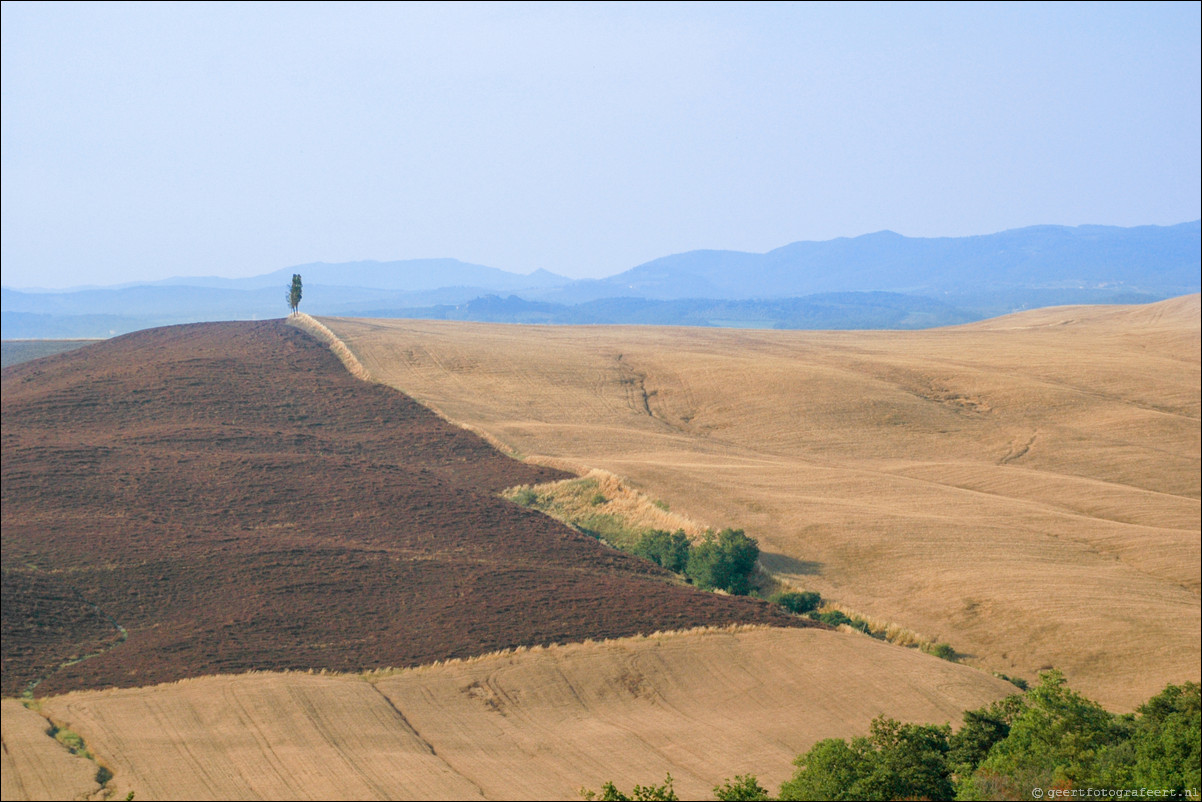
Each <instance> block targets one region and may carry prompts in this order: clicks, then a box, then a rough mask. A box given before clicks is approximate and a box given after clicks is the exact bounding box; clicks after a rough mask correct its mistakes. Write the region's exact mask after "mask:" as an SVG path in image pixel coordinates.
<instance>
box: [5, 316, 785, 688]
mask: <svg viewBox="0 0 1202 802" xmlns="http://www.w3.org/2000/svg"><path fill="white" fill-rule="evenodd" d="M3 390H4V393H3V435H2V440H3V449H2V456H0V466H2V470H3V485H2V488H3V490H2V493H3V505H2V507H0V516H2V521H3V530H2V531H3V559H2V563H0V566H2V569H3V605H2V608H0V609H2V620H0V623H2V634H3V640H2V649H0V653H2V656H3V692H4V694H5V695H6V696H12V695H16V694H21V693H33V694H36V695H38V696H41V695H45V694H50V693H56V692H62V691H65V690H73V689H79V688H103V687H107V686H110V685H117V686H127V687H128V686H139V685H146V684H150V683H155V682H162V681H167V680H175V679H180V678H183V677H189V676H198V675H202V674H215V673H231V672H242V671H247V670H251V669H289V668H291V669H305V668H325V669H335V670H340V671H359V670H363V669H367V668H378V667H384V666H412V665H418V664H421V663H427V662H430V661H433V660H439V659H446V658H449V657H466V656H471V655H475V654H481V653H484V652H488V651H493V650H496V649H500V648H506V647H512V646H518V645H535V644H546V643H555V642H567V641H575V640H582V639H584V638H588V637H595V638H612V637H621V636H625V635H634V634H638V633H649V632H654V631H657V630H668V629H676V628H681V627H683V628H689V627H694V626H702V625H725V624H735V623H776V624H777V625H779V626H786V627H787V626H799V625H804V624H806V623H808V622H806V621H803V620H802V619H799V618H796V617H791V616H788V615H786V614H785V613H783V612H782V611H781V610H779V608H776V607H773V606H772V605H769V604H767V603H764V602H759V601H755V600H752V599H746V598H735V597H730V596H720V595H717V594H711V593H702V592H699V591H697V590H694V589H693V588H691V587H688V586H686V585H684V584H682V583H680V582H679V580H677V579H675V578H674V576H673V575H672V574H669V573H668V572H667V571H664V570H663V569H660V568H659V567H658V566H656V565H654V564H652V563H650V562H647V561H645V560H641V559H638V558H635V557H632V556H630V555H627V554H623V553H621V552H618V551H615V550H613V549H610V548H607V547H605V546H603V545H601V544H599V543H598V542H597V541H596V540H594V539H592V538H590V537H587V536H585V535H581V534H579V533H577V532H574V531H573V530H571V529H569V528H568V527H566V526H563V525H562V524H559V523H557V522H556V521H553V520H552V519H550V518H548V517H546V516H543V515H541V514H539V513H536V512H532V511H529V510H524V509H522V508H520V507H518V506H516V505H514V504H511V503H510V502H507V501H505V500H503V499H501V498H499V497H498V496H497V492H498V491H500V490H502V489H503V488H505V487H509V486H511V485H514V484H518V483H526V482H532V481H545V480H548V479H556V478H560V477H561V476H563V474H561V473H560V472H558V471H554V470H551V469H548V468H542V467H538V466H534V465H525V464H522V463H520V462H517V461H515V460H513V459H511V458H509V457H507V456H505V455H503V454H500V453H499V452H497V451H496V450H495V449H493V448H492V447H491V446H489V445H488V444H487V443H486V442H484V441H483V440H482V439H480V438H479V437H477V436H475V435H473V434H471V433H469V432H466V431H464V430H462V429H460V428H458V427H456V426H453V425H451V424H449V423H447V422H446V421H444V420H442V419H440V418H438V417H437V416H436V415H434V414H433V413H432V412H430V411H429V410H428V409H426V408H424V407H422V406H421V405H419V404H417V403H416V402H414V401H413V400H412V399H410V398H408V397H406V396H404V395H402V394H401V393H398V392H396V391H395V390H393V389H391V388H388V387H384V386H380V385H375V384H369V383H367V382H363V381H360V380H358V379H355V378H354V377H352V376H351V375H350V374H348V373H347V371H346V369H345V368H344V367H343V366H342V364H341V363H340V362H339V361H338V360H337V359H336V358H335V357H334V356H333V355H332V354H331V353H330V351H329V350H328V349H327V348H326V347H325V346H324V345H322V344H320V343H318V342H317V341H316V340H314V339H313V338H312V337H310V336H309V335H308V334H305V333H302V332H301V331H299V330H297V329H295V328H293V327H291V326H288V325H286V324H285V323H283V322H282V321H270V322H263V323H227V324H204V325H193V326H178V327H170V328H164V329H152V330H147V331H143V332H138V333H136V334H131V335H127V336H125V337H120V338H116V339H113V340H109V341H106V342H103V343H100V344H97V345H93V346H90V347H87V348H82V349H80V350H77V351H72V352H70V353H66V354H60V355H58V356H52V357H48V358H46V359H42V360H35V361H33V362H27V363H24V364H21V365H16V366H13V367H9V368H5V369H4V372H3ZM81 657H85V658H87V659H83V660H80V659H78V658H81Z"/></svg>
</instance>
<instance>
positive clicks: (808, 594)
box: [769, 590, 822, 615]
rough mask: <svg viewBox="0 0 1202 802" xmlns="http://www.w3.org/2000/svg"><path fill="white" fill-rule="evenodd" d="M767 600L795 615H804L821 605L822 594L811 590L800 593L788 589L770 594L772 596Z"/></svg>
mask: <svg viewBox="0 0 1202 802" xmlns="http://www.w3.org/2000/svg"><path fill="white" fill-rule="evenodd" d="M769 601H770V602H772V603H773V604H779V605H780V606H781V607H784V608H785V609H786V610H788V611H789V612H791V613H793V614H795V615H805V614H806V613H811V612H813V611H814V610H817V609H818V608H819V607H821V606H822V595H821V594H818V593H815V592H814V591H812V590H807V591H805V592H802V593H799V592H797V591H792V590H790V591H784V592H782V593H774V594H772V598H771V599H769Z"/></svg>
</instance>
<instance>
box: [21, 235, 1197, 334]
mask: <svg viewBox="0 0 1202 802" xmlns="http://www.w3.org/2000/svg"><path fill="white" fill-rule="evenodd" d="M293 273H300V274H301V275H302V277H303V278H304V286H305V294H304V299H303V301H302V309H304V310H305V311H307V312H309V313H311V314H316V315H339V316H357V317H419V318H440V319H448V320H486V321H495V322H523V323H642V324H665V325H695V326H742V327H756V328H806V329H808V328H821V329H846V328H865V329H871V328H904V329H914V328H928V327H932V326H942V325H951V324H955V323H964V322H968V321H972V320H979V319H981V318H984V317H990V316H993V315H998V314H1004V313H1006V312H1010V311H1014V310H1016V309H1023V308H1034V307H1039V306H1052V305H1057V304H1066V303H1145V302H1150V301H1156V300H1161V299H1164V298H1169V297H1174V296H1177V295H1186V294H1189V293H1194V292H1199V290H1200V286H1199V284H1200V280H1199V275H1200V274H1202V221H1197V220H1195V221H1193V222H1189V223H1181V224H1180V225H1175V226H1140V227H1136V228H1118V227H1113V226H1078V227H1066V226H1033V227H1029V228H1021V229H1015V230H1012V231H1003V232H1001V233H999V234H989V235H983V236H974V237H944V238H912V237H904V236H902V235H900V234H895V233H893V232H891V231H882V232H878V233H875V234H867V235H864V236H862V237H854V238H840V239H835V240H828V241H824V242H795V243H792V244H790V245H785V246H784V247H781V248H777V249H775V250H773V251H769V252H768V253H763V254H757V253H744V252H740V251H690V252H688V253H681V254H674V255H671V256H665V257H663V258H660V259H656V260H653V261H651V262H647V263H646V264H642V265H638V266H637V267H634V268H631V269H630V270H627V271H625V272H623V273H620V274H618V275H616V276H611V277H609V278H605V279H597V280H572V279H568V278H565V277H563V276H557V275H555V274H553V273H549V272H547V271H544V270H539V271H535V272H533V273H530V274H529V275H521V274H517V273H511V272H507V271H504V270H499V269H497V268H493V267H487V266H484V265H475V264H469V263H466V262H460V261H458V260H456V259H414V260H407V261H397V262H347V263H342V264H326V263H320V262H318V263H313V264H305V265H297V266H295V267H289V268H285V269H282V270H276V271H273V272H270V273H265V274H263V275H259V276H254V277H251V278H243V279H228V278H218V277H179V278H171V279H166V280H163V281H158V282H147V283H138V284H126V285H117V286H112V287H89V288H82V289H76V290H70V291H54V292H51V291H18V290H13V289H9V288H3V289H0V312H2V316H0V329H2V331H0V334H2V336H3V337H4V338H5V339H14V338H54V337H105V336H111V335H113V334H120V333H124V332H127V331H133V330H136V329H141V328H147V327H151V326H159V325H167V324H171V323H185V322H196V321H203V320H230V319H234V320H246V319H259V318H270V317H280V316H283V315H284V314H286V312H287V305H286V303H285V301H284V292H285V288H286V286H287V284H288V281H289V279H290V278H291V276H292V274H293Z"/></svg>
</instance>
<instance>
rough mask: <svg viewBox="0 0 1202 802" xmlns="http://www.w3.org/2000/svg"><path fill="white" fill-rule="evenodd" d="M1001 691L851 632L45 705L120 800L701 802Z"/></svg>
mask: <svg viewBox="0 0 1202 802" xmlns="http://www.w3.org/2000/svg"><path fill="white" fill-rule="evenodd" d="M1014 690H1015V689H1014V687H1013V686H1011V685H1009V684H1008V683H1005V682H1002V681H1000V680H997V679H994V678H993V677H990V676H987V675H985V674H983V673H981V672H979V671H975V670H973V669H971V668H967V667H964V666H959V665H955V664H953V663H948V662H945V661H942V660H938V659H936V658H933V657H930V656H927V655H924V654H921V653H919V652H917V651H914V650H910V649H903V648H901V647H897V646H891V645H888V644H885V643H881V642H879V641H875V640H872V639H871V638H868V637H866V636H863V635H859V634H855V633H843V632H832V631H824V630H812V629H805V630H792V629H769V628H758V629H742V630H738V631H735V630H720V631H708V632H692V633H683V634H681V633H675V634H667V635H657V636H652V637H648V638H627V639H623V640H618V641H609V642H604V643H586V644H573V645H569V646H560V647H551V648H545V649H538V648H536V649H530V650H523V651H520V652H518V653H509V654H501V655H491V656H486V657H483V658H475V659H471V660H466V661H455V662H451V663H448V664H443V665H435V666H428V667H423V668H417V669H407V670H404V671H400V672H397V673H393V674H385V675H377V676H370V677H368V679H366V680H365V679H364V678H362V677H356V676H332V675H331V676H321V675H309V674H251V675H242V676H222V677H207V678H202V679H196V680H184V681H181V682H177V683H174V684H169V685H162V686H156V687H152V688H143V689H125V690H113V691H85V692H76V693H71V694H67V695H65V696H58V697H51V698H48V699H46V700H44V703H43V705H44V710H45V712H46V713H47V715H49V716H51V717H52V718H54V719H55V720H56V721H58V722H60V723H65V724H66V725H67V726H69V727H70V728H71V729H72V730H74V731H75V732H78V733H79V734H81V735H82V736H83V737H84V738H85V739H86V741H87V743H88V747H89V748H90V749H91V750H92V751H93V752H94V753H95V754H96V755H97V757H98V758H100V759H102V760H103V761H104V762H105V763H106V765H109V766H111V767H112V769H113V771H114V775H115V776H114V780H113V782H112V784H111V785H112V787H113V788H114V789H115V793H116V794H118V796H117V798H120V796H124V794H125V793H126V792H127V791H129V790H132V791H134V792H135V794H136V798H138V799H192V798H196V799H254V798H288V799H351V798H362V799H383V798H405V799H477V798H481V797H484V798H489V799H531V798H536V799H573V798H577V795H576V792H577V789H578V788H579V787H580V786H582V785H585V786H589V787H592V788H593V789H595V790H596V789H599V788H600V786H601V784H602V783H604V782H605V781H606V780H614V781H616V782H618V783H619V785H621V786H623V787H625V788H626V789H627V790H629V787H630V786H631V785H633V784H634V783H642V784H647V783H652V782H655V783H658V782H662V780H663V778H664V775H665V773H668V772H670V773H671V774H672V776H673V777H674V778H675V779H676V788H677V791H678V792H679V793H680V795H681V797H682V798H685V799H698V798H709V797H710V793H711V789H712V788H713V786H714V785H716V784H717V783H719V782H721V781H722V780H723V779H724V778H727V777H732V776H733V775H735V774H739V773H746V772H755V773H757V774H758V775H759V777H760V780H761V782H762V783H763V784H765V785H767V786H769V787H770V788H772V789H773V790H775V789H776V788H777V787H778V785H779V783H780V782H781V781H782V780H784V779H786V778H787V777H788V776H789V775H790V774H791V770H792V767H791V765H790V762H791V760H792V759H793V758H794V757H795V756H796V755H797V754H799V753H800V752H803V751H805V750H806V749H808V748H809V746H810V745H812V744H813V743H815V742H816V741H817V740H819V739H821V738H825V737H849V736H853V735H858V734H862V733H864V732H865V731H867V728H868V724H869V722H870V721H871V719H872V718H873V717H875V716H877V715H879V714H882V713H883V714H887V715H891V716H894V717H897V718H900V719H904V720H907V721H925V722H938V723H942V722H948V721H950V722H952V723H958V722H959V720H960V714H961V712H962V711H963V710H965V709H969V708H975V707H979V706H982V705H985V704H987V703H989V702H990V701H992V700H994V699H998V698H1001V697H1002V696H1005V695H1007V694H1009V693H1010V692H1012V691H1014ZM5 711H6V712H5V717H4V732H5V736H4V737H5V742H6V744H7V743H8V740H9V727H10V718H9V714H8V709H7V708H5ZM22 712H28V711H22ZM30 715H32V714H30ZM21 749H22V750H25V751H29V752H39V751H40V752H41V753H46V752H49V753H53V752H54V750H60V751H61V747H59V746H58V745H57V744H55V742H54V741H52V740H51V739H50V738H47V737H45V736H43V741H42V743H41V746H40V750H39V745H38V743H36V739H35V742H29V741H28V740H23V741H21ZM19 759H20V760H22V761H25V762H26V763H28V762H29V761H31V760H33V759H34V758H32V757H30V756H29V755H24V754H22V755H21V756H19ZM5 760H6V763H5V772H6V775H7V773H8V771H9V769H8V765H9V764H8V760H9V758H8V757H6V758H5ZM8 783H9V780H8V778H7V776H6V778H5V789H6V790H5V798H6V799H8V798H10V794H9V792H8V790H7V789H8V788H9V785H8ZM73 788H74V786H71V787H68V786H66V785H64V786H62V787H61V790H60V795H62V796H64V797H66V796H69V795H71V794H73V793H74V791H73V790H72V789H73ZM11 798H13V799H20V798H26V797H24V796H23V795H22V794H20V793H15V792H14V794H13V795H12V796H11Z"/></svg>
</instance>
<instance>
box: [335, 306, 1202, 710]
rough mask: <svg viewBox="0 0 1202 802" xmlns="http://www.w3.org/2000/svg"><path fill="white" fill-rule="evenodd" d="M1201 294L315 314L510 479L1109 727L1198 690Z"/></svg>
mask: <svg viewBox="0 0 1202 802" xmlns="http://www.w3.org/2000/svg"><path fill="white" fill-rule="evenodd" d="M1199 318H1200V314H1199V296H1197V295H1194V296H1188V297H1184V298H1178V299H1173V300H1169V301H1164V302H1160V303H1157V304H1151V305H1146V306H1141V307H1078V308H1059V309H1048V310H1041V311H1035V312H1029V313H1023V314H1020V315H1015V316H1011V317H1006V318H1001V319H998V320H992V321H987V322H982V323H978V324H970V325H967V326H961V327H956V328H948V329H938V330H932V331H924V332H769V331H735V330H714V329H686V328H654V327H580V328H568V327H565V328H560V327H539V326H498V325H486V324H464V323H456V324H450V323H441V322H435V321H385V320H347V319H337V320H335V319H330V320H327V321H326V323H327V324H328V325H329V326H330V328H331V329H333V330H334V331H335V332H336V333H337V334H338V335H339V336H340V337H341V338H342V339H343V340H344V341H345V342H346V343H347V345H348V346H349V347H350V348H351V349H352V350H353V351H354V353H355V354H356V355H357V356H358V358H359V360H360V361H361V362H362V363H363V365H364V366H365V367H366V368H367V369H368V371H369V372H370V373H371V374H372V375H374V376H375V377H377V378H378V379H380V380H382V381H385V382H387V383H389V384H391V385H392V386H395V387H398V388H401V389H403V390H404V391H405V392H407V393H410V394H411V395H413V396H414V397H415V398H417V399H418V400H420V401H422V402H423V403H426V404H428V405H430V406H432V407H434V408H435V409H437V410H439V411H440V412H442V413H443V414H444V415H446V416H447V417H448V418H450V419H452V420H456V421H460V422H463V423H465V424H468V425H470V426H472V427H474V428H476V429H479V430H481V431H483V432H486V433H487V434H489V435H490V436H491V437H493V438H495V439H496V440H497V441H498V442H500V443H502V444H505V446H506V447H508V448H510V449H512V450H513V451H514V452H515V453H520V454H522V455H525V456H527V457H528V459H529V460H530V461H535V462H540V463H542V464H547V465H553V466H557V467H562V468H567V469H571V470H574V471H583V470H584V469H585V468H601V469H604V470H607V471H610V472H612V473H615V474H617V475H620V476H623V477H626V478H628V479H630V480H632V481H633V482H635V483H636V484H637V485H639V486H641V487H642V488H643V489H645V490H646V491H647V492H648V493H649V494H651V495H652V496H655V497H657V498H660V499H663V500H665V501H666V502H668V503H670V505H671V507H672V509H673V510H679V511H681V512H684V513H685V514H687V515H689V516H690V517H692V518H694V519H696V520H700V521H706V522H710V523H711V524H713V525H719V526H723V525H730V526H739V527H744V528H746V530H747V532H748V534H750V535H752V536H754V537H756V538H758V539H759V541H760V544H761V547H762V548H763V549H764V554H763V555H762V560H763V562H764V564H765V565H766V566H768V567H769V568H770V569H771V570H772V571H774V572H775V573H776V574H777V575H779V576H781V577H783V578H785V579H786V580H788V581H789V582H791V583H793V584H794V585H796V586H797V587H799V588H804V589H808V590H817V591H820V592H821V593H822V594H823V595H824V596H825V597H828V598H832V599H834V600H836V601H837V602H839V603H840V604H841V605H842V606H843V607H845V608H846V609H849V610H851V611H854V612H858V613H860V614H862V615H865V616H869V617H872V618H875V619H876V620H878V621H880V622H882V624H892V625H894V627H895V628H896V629H900V630H910V631H911V632H912V633H914V634H915V635H916V636H921V637H922V638H926V639H933V640H942V641H946V642H949V643H950V644H951V645H952V646H953V647H954V648H955V649H956V650H957V651H958V652H960V653H961V654H962V655H963V656H964V659H965V660H967V661H970V662H972V663H973V664H975V665H979V666H981V667H983V668H986V669H989V670H992V671H1000V672H1003V673H1006V674H1010V675H1018V676H1022V677H1025V678H1028V679H1031V678H1034V676H1035V674H1036V672H1037V671H1038V670H1040V669H1041V668H1045V667H1049V666H1055V667H1058V668H1061V669H1063V670H1064V671H1065V672H1066V674H1067V676H1068V678H1069V681H1070V682H1072V683H1073V685H1074V687H1076V688H1079V689H1080V690H1081V691H1082V692H1084V693H1086V694H1087V695H1089V696H1090V697H1092V698H1097V699H1099V700H1100V701H1102V702H1103V703H1104V704H1107V705H1109V706H1112V707H1115V708H1118V709H1130V708H1131V707H1132V706H1134V705H1135V704H1138V703H1140V702H1141V701H1143V700H1144V699H1147V698H1148V697H1149V696H1151V695H1153V694H1155V693H1157V692H1158V691H1159V690H1161V689H1162V688H1163V686H1164V685H1165V683H1167V682H1182V681H1187V680H1194V681H1196V680H1198V679H1199V674H1200V650H1199V646H1198V637H1197V635H1198V631H1199V628H1200V625H1202V616H1200V605H1199V587H1200V576H1199V571H1200V569H1199V565H1200V562H1202V561H1200V559H1199V557H1200V554H1199V541H1200V533H1199V519H1200V514H1199V510H1200V508H1199V484H1200V473H1202V471H1200V469H1199V446H1200V443H1199V436H1200V433H1199V408H1200V406H1202V404H1200V399H1199V394H1200V390H1199V387H1200V381H1199V379H1200V375H1199V370H1200V358H1199V349H1200V340H1202V338H1200V336H1199V333H1200V325H1199Z"/></svg>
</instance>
